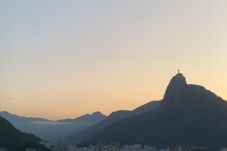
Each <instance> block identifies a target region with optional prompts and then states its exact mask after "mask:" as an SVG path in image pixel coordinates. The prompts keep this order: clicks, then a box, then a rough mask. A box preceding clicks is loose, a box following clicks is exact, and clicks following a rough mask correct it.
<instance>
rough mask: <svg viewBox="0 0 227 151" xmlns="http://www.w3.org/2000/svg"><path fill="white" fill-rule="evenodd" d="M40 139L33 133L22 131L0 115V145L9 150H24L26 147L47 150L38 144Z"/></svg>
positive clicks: (40, 150)
mask: <svg viewBox="0 0 227 151" xmlns="http://www.w3.org/2000/svg"><path fill="white" fill-rule="evenodd" d="M39 142H40V139H39V138H38V137H36V136H34V135H30V134H26V133H22V132H21V131H19V130H17V129H16V128H14V127H13V125H12V124H10V123H9V122H8V121H7V120H5V119H4V118H2V117H0V146H2V147H6V148H8V150H9V151H24V150H25V149H26V148H36V149H37V150H38V151H48V149H47V148H45V147H44V146H42V145H40V143H39Z"/></svg>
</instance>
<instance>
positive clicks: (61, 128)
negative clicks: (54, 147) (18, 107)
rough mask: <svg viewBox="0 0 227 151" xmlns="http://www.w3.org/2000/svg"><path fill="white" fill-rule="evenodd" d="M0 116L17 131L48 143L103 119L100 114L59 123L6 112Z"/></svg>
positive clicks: (64, 120) (0, 113) (63, 120)
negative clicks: (32, 135)
mask: <svg viewBox="0 0 227 151" xmlns="http://www.w3.org/2000/svg"><path fill="white" fill-rule="evenodd" d="M0 116H2V117H3V118H5V119H7V120H8V121H9V122H11V123H12V124H13V125H14V126H15V127H16V128H18V129H19V130H21V131H23V132H26V133H31V134H34V135H36V136H38V137H40V138H42V139H44V140H50V141H57V140H59V139H62V138H64V137H66V136H68V135H70V134H72V133H73V132H74V133H75V132H79V131H81V130H83V129H85V128H87V127H89V126H91V125H94V124H96V123H98V122H100V121H102V120H103V119H105V115H103V114H101V113H100V112H95V113H93V114H87V115H83V116H80V117H78V118H75V119H62V120H59V121H51V120H48V119H43V118H32V117H23V116H18V115H14V114H11V113H8V112H6V111H3V112H0Z"/></svg>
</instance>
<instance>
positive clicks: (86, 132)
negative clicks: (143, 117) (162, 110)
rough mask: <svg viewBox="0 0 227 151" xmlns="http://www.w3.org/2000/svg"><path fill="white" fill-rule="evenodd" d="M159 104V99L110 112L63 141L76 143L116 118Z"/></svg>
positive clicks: (116, 119) (155, 107)
mask: <svg viewBox="0 0 227 151" xmlns="http://www.w3.org/2000/svg"><path fill="white" fill-rule="evenodd" d="M159 105H160V101H151V102H148V103H146V104H144V105H142V106H139V107H137V108H135V109H134V110H132V111H128V110H118V111H115V112H112V113H111V114H110V115H109V116H108V117H107V118H106V119H105V120H103V121H101V122H99V123H97V124H95V125H93V126H90V127H88V128H86V129H84V130H83V131H81V132H79V133H75V134H72V135H70V136H68V137H66V138H65V139H64V141H68V142H77V143H78V142H81V141H83V140H86V139H88V138H90V137H91V136H93V135H94V134H96V133H98V132H99V131H102V130H103V129H105V128H106V127H108V126H109V125H111V124H113V123H114V122H116V121H118V120H121V119H125V118H128V117H132V116H135V115H139V114H143V113H146V112H149V111H152V110H156V109H158V107H159Z"/></svg>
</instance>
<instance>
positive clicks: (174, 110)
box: [86, 73, 227, 151]
mask: <svg viewBox="0 0 227 151" xmlns="http://www.w3.org/2000/svg"><path fill="white" fill-rule="evenodd" d="M161 102H162V103H161V104H160V106H159V108H158V109H157V110H153V111H150V112H146V113H143V114H139V115H136V116H131V117H128V118H124V119H121V120H118V121H116V122H114V123H112V124H110V125H108V126H107V127H106V128H105V129H102V130H101V131H98V132H97V133H95V134H93V135H92V136H90V137H89V138H88V139H86V141H88V142H93V143H94V142H100V141H101V142H109V141H118V142H120V143H121V144H136V143H141V144H147V145H153V146H160V147H164V146H179V145H183V146H207V147H209V148H210V149H211V150H214V151H215V150H217V148H220V147H223V146H227V142H226V140H227V103H226V101H225V100H223V99H222V98H220V97H218V96H217V95H215V94H214V93H213V92H211V91H209V90H206V89H205V88H204V87H202V86H199V85H192V84H187V82H186V80H185V77H184V76H183V75H182V74H181V73H178V74H177V75H175V76H174V77H173V78H172V79H171V81H170V83H169V85H168V87H167V89H166V92H165V95H164V98H163V100H162V101H161Z"/></svg>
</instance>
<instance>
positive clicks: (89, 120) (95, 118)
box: [58, 111, 106, 125]
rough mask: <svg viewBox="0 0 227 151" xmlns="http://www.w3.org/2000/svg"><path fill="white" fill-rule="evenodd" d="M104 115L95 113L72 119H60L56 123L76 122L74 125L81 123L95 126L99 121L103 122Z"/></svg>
mask: <svg viewBox="0 0 227 151" xmlns="http://www.w3.org/2000/svg"><path fill="white" fill-rule="evenodd" d="M105 118H106V115H104V114H102V113H101V112H99V111H97V112H94V113H92V114H85V115H82V116H80V117H77V118H74V119H62V120H58V122H76V123H83V124H90V125H92V124H96V123H99V122H100V121H102V120H104V119H105Z"/></svg>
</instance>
